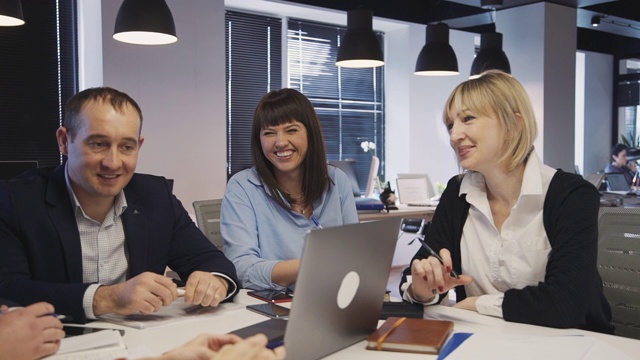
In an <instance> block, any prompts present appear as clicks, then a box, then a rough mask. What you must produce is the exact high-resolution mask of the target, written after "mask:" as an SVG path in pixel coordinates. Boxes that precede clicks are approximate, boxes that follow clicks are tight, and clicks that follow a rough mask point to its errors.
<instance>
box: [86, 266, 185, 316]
mask: <svg viewBox="0 0 640 360" xmlns="http://www.w3.org/2000/svg"><path fill="white" fill-rule="evenodd" d="M176 289H177V286H176V285H175V284H174V283H173V281H172V280H171V279H170V278H168V277H166V276H162V275H158V274H156V273H151V272H145V273H142V274H140V275H138V276H136V277H134V278H132V279H129V280H127V281H125V282H123V283H121V284H116V285H108V286H101V287H99V288H98V290H97V291H96V293H95V295H94V297H93V313H94V315H96V316H99V315H103V314H109V313H115V314H120V315H129V314H134V313H138V312H139V313H142V314H145V315H146V314H151V313H154V312H156V311H158V310H160V308H161V307H162V306H167V305H169V304H171V303H172V302H173V301H175V300H176V299H177V298H178V291H177V290H176Z"/></svg>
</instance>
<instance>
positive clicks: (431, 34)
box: [414, 23, 460, 76]
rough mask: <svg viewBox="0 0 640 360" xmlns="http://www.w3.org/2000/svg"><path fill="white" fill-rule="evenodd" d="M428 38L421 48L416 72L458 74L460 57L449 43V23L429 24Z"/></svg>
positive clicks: (426, 74) (419, 73)
mask: <svg viewBox="0 0 640 360" xmlns="http://www.w3.org/2000/svg"><path fill="white" fill-rule="evenodd" d="M426 32H427V39H426V42H425V44H424V46H423V47H422V50H420V54H419V55H418V60H417V61H416V69H415V72H414V74H415V75H421V76H449V75H458V74H459V73H460V72H459V71H458V59H457V58H456V53H455V52H454V51H453V48H452V47H451V45H449V25H447V24H445V23H438V24H433V25H427V30H426Z"/></svg>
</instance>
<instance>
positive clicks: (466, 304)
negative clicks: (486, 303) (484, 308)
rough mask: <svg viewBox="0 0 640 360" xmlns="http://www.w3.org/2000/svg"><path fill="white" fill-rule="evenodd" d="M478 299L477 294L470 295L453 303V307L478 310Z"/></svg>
mask: <svg viewBox="0 0 640 360" xmlns="http://www.w3.org/2000/svg"><path fill="white" fill-rule="evenodd" d="M476 301H478V297H477V296H470V297H468V298H466V299H464V300H462V301H460V302H458V303H457V304H455V305H453V307H455V308H459V309H464V310H471V311H478V308H476Z"/></svg>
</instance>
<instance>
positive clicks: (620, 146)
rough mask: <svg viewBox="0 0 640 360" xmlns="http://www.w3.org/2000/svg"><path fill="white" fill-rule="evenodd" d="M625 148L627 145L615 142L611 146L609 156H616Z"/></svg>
mask: <svg viewBox="0 0 640 360" xmlns="http://www.w3.org/2000/svg"><path fill="white" fill-rule="evenodd" d="M627 149H628V148H627V145H625V144H620V143H617V144H615V145H613V146H612V147H611V157H612V158H613V157H614V156H618V155H619V154H620V153H621V152H622V151H623V150H627Z"/></svg>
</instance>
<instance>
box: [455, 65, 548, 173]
mask: <svg viewBox="0 0 640 360" xmlns="http://www.w3.org/2000/svg"><path fill="white" fill-rule="evenodd" d="M464 110H468V111H471V112H472V113H475V114H478V115H483V116H497V117H498V121H499V123H500V127H501V129H502V136H503V138H504V143H505V144H504V155H503V156H502V157H501V158H500V160H499V161H500V162H501V163H502V162H504V163H505V165H506V167H507V170H508V171H511V170H513V169H515V168H516V167H517V166H518V165H520V164H522V163H524V162H526V160H527V159H528V157H529V154H531V151H533V142H534V140H535V138H536V136H537V135H538V128H537V125H536V118H535V115H534V113H533V108H532V106H531V101H530V100H529V95H528V94H527V92H526V90H525V89H524V87H523V86H522V84H520V82H518V80H516V79H515V78H514V77H512V76H511V75H509V74H507V73H504V72H502V71H497V70H489V71H486V72H484V73H482V74H481V75H480V77H478V78H475V79H470V80H467V81H465V82H463V83H462V84H460V85H458V86H457V87H456V88H455V89H454V90H453V92H452V93H451V95H449V99H448V100H447V102H446V104H445V107H444V113H443V121H444V123H445V125H447V126H449V125H450V124H452V123H453V119H452V118H450V115H451V114H453V113H462V112H463V111H464ZM516 114H519V115H520V117H521V118H522V124H521V125H520V124H519V122H518V119H517V116H516Z"/></svg>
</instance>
